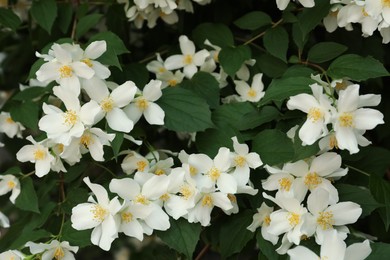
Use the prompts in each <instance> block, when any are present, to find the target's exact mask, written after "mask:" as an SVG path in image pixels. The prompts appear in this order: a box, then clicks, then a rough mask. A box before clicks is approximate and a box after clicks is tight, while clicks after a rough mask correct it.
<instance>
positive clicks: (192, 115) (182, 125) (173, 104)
mask: <svg viewBox="0 0 390 260" xmlns="http://www.w3.org/2000/svg"><path fill="white" fill-rule="evenodd" d="M156 103H157V104H158V105H159V106H161V108H162V109H163V110H164V112H165V119H164V122H165V124H164V125H165V127H166V128H168V129H169V130H172V131H183V132H197V131H203V130H205V129H206V128H209V127H213V123H212V122H211V111H210V109H209V106H208V105H207V103H206V101H205V100H204V99H203V98H200V97H199V96H198V95H196V94H195V93H193V92H191V91H189V90H187V89H182V88H177V87H175V88H167V89H164V90H163V95H162V97H161V98H160V99H159V100H157V101H156Z"/></svg>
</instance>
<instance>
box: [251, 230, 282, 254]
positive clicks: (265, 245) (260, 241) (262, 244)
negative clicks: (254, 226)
mask: <svg viewBox="0 0 390 260" xmlns="http://www.w3.org/2000/svg"><path fill="white" fill-rule="evenodd" d="M256 241H257V245H258V246H259V248H260V251H261V252H262V253H263V255H264V256H265V257H267V259H268V260H278V259H279V255H278V254H277V253H276V252H275V250H276V247H275V246H274V245H272V243H271V242H269V241H267V240H265V239H264V238H263V236H262V235H261V232H260V229H259V230H258V231H257V234H256ZM259 259H261V258H259Z"/></svg>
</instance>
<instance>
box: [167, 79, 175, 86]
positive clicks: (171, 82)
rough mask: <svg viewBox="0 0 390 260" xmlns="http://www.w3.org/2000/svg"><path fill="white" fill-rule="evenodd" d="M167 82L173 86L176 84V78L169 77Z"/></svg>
mask: <svg viewBox="0 0 390 260" xmlns="http://www.w3.org/2000/svg"><path fill="white" fill-rule="evenodd" d="M168 84H169V86H171V87H174V86H176V85H177V80H176V79H170V80H168Z"/></svg>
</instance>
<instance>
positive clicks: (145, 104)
mask: <svg viewBox="0 0 390 260" xmlns="http://www.w3.org/2000/svg"><path fill="white" fill-rule="evenodd" d="M148 106H149V103H148V101H147V100H146V99H144V98H140V99H138V100H137V107H138V108H139V109H140V110H142V111H143V110H145V109H147V108H148Z"/></svg>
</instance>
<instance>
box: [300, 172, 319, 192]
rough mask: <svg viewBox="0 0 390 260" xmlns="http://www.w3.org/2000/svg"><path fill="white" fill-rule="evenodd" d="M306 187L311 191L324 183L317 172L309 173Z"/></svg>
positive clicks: (306, 178)
mask: <svg viewBox="0 0 390 260" xmlns="http://www.w3.org/2000/svg"><path fill="white" fill-rule="evenodd" d="M304 183H305V185H306V186H307V187H309V189H315V188H316V187H317V186H318V185H319V184H321V183H322V179H321V177H319V176H318V175H317V173H316V172H309V173H308V174H307V175H306V176H305V181H304Z"/></svg>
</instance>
